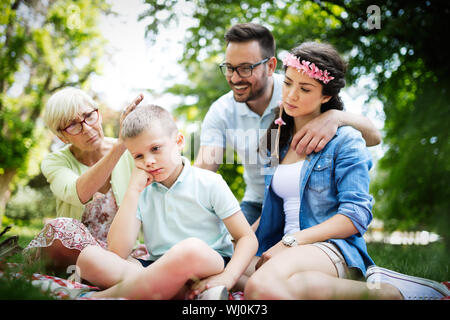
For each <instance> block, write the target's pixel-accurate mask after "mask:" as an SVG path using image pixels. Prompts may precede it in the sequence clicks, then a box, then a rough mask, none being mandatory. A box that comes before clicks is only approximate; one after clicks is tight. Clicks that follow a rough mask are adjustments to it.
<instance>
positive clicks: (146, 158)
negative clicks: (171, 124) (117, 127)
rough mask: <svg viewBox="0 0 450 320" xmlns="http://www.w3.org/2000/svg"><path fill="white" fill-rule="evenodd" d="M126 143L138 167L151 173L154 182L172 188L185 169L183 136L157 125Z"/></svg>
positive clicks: (127, 140)
mask: <svg viewBox="0 0 450 320" xmlns="http://www.w3.org/2000/svg"><path fill="white" fill-rule="evenodd" d="M124 142H125V146H126V147H127V149H128V150H129V151H130V153H131V155H132V156H133V159H134V163H135V164H136V167H137V168H139V169H142V170H144V171H146V172H147V173H149V174H150V175H151V176H152V177H153V179H154V181H157V182H160V183H162V184H163V185H165V186H166V187H168V188H170V186H171V185H172V184H173V183H174V182H175V181H176V179H177V178H178V176H179V174H180V173H181V170H182V168H183V164H182V161H181V154H180V152H181V150H182V149H183V147H184V137H183V135H182V134H181V133H176V132H172V133H167V130H166V129H164V128H161V126H160V125H159V124H156V123H155V125H152V126H151V128H149V129H147V130H144V131H143V132H141V133H140V134H139V135H138V136H136V137H133V138H127V139H125V141H124Z"/></svg>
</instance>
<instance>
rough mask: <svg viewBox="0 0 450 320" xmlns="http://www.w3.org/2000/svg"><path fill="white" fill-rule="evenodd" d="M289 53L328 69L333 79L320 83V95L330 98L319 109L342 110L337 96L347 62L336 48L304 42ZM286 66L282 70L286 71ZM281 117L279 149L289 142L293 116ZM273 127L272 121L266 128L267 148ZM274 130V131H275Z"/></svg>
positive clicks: (265, 140) (342, 105) (276, 127)
mask: <svg viewBox="0 0 450 320" xmlns="http://www.w3.org/2000/svg"><path fill="white" fill-rule="evenodd" d="M291 53H292V54H293V55H295V56H296V57H297V58H299V59H301V60H306V61H310V62H311V63H314V64H315V65H316V66H317V67H318V68H319V69H320V70H328V72H329V73H330V75H331V76H333V77H334V79H333V80H331V81H330V82H328V83H327V84H325V83H323V82H321V84H322V95H324V96H331V99H330V100H329V101H328V102H326V103H324V104H322V106H321V108H320V111H321V112H322V113H323V112H325V111H327V110H330V109H337V110H343V109H344V104H343V103H342V100H341V98H340V97H339V92H340V91H341V89H342V88H343V87H345V73H346V71H347V64H346V63H345V61H344V60H343V59H342V58H341V56H340V55H339V53H338V52H337V50H336V49H335V48H334V47H333V46H332V45H330V44H327V43H319V42H304V43H302V44H301V45H299V46H297V47H295V48H294V49H292V50H291ZM286 68H287V67H286V66H285V67H284V70H285V71H286ZM279 113H280V108H276V109H275V115H276V117H278V115H279ZM282 119H283V120H284V122H286V125H284V126H281V131H280V141H279V149H280V150H281V149H282V148H283V147H284V146H286V144H288V143H289V141H290V139H291V137H292V135H293V133H294V132H293V131H294V118H292V117H291V116H289V115H287V114H286V112H283V115H282ZM273 129H275V130H276V129H278V125H276V124H275V123H272V125H271V126H270V127H269V129H268V130H267V134H266V137H265V139H263V141H262V143H263V145H266V146H267V148H266V149H267V150H269V151H272V150H270V148H271V141H272V137H271V133H272V132H274V131H272V130H273ZM275 132H276V131H275Z"/></svg>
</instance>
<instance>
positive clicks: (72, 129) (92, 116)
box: [62, 109, 98, 136]
mask: <svg viewBox="0 0 450 320" xmlns="http://www.w3.org/2000/svg"><path fill="white" fill-rule="evenodd" d="M97 121H98V109H94V111H92V112H89V113H88V114H86V115H85V117H84V119H83V121H80V122H75V121H74V122H72V123H71V124H69V125H68V126H67V127H65V128H64V129H62V131H65V132H67V133H68V134H70V135H71V136H76V135H77V134H80V133H81V132H82V131H83V122H84V123H86V124H87V125H88V126H93V125H94V124H96V123H97Z"/></svg>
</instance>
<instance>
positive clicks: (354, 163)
mask: <svg viewBox="0 0 450 320" xmlns="http://www.w3.org/2000/svg"><path fill="white" fill-rule="evenodd" d="M288 148H289V144H288V145H287V146H285V147H284V148H282V150H280V159H283V157H284V156H285V155H286V153H287V151H288ZM371 167H372V160H371V155H370V153H369V151H368V150H367V148H366V144H365V141H364V140H363V139H362V137H361V133H360V132H359V131H357V130H355V129H353V128H352V127H348V126H345V127H340V128H339V129H338V130H337V132H336V135H335V136H334V137H333V139H332V140H331V141H330V142H329V143H328V144H327V145H326V146H325V148H324V149H323V150H322V151H320V152H317V153H313V154H311V155H309V156H308V157H307V158H306V161H305V164H304V165H303V167H302V171H301V173H300V181H299V184H300V210H299V219H300V230H303V229H307V228H310V227H312V226H314V225H317V224H320V223H322V222H324V221H325V220H328V219H329V218H331V217H332V216H334V215H335V214H337V213H339V214H343V215H345V216H347V217H348V218H350V219H351V221H352V222H353V224H354V225H355V227H356V229H357V230H358V233H357V234H354V235H352V236H350V237H348V238H345V239H329V240H328V242H332V243H334V244H335V245H336V246H337V247H339V249H340V251H341V253H342V255H343V256H344V258H345V261H346V263H347V265H348V267H349V268H358V269H359V270H360V271H361V274H362V275H365V273H366V268H367V267H368V266H370V265H373V264H374V262H373V260H372V259H371V258H370V256H369V254H368V253H367V247H366V243H365V240H364V238H363V234H364V232H366V230H367V227H368V225H369V223H370V222H371V221H372V212H371V209H372V196H371V195H370V194H369V182H370V178H369V170H370V168H371ZM264 169H265V172H264V174H265V190H264V191H265V192H264V202H263V209H262V214H261V220H260V222H259V227H258V229H257V230H256V236H257V237H258V241H259V248H258V253H257V255H258V256H259V255H261V254H262V253H263V252H265V251H267V250H268V249H269V248H271V247H272V246H273V245H275V244H276V243H278V242H279V241H280V240H281V238H282V237H283V232H284V224H285V214H284V211H283V200H282V199H281V198H280V197H278V196H277V195H276V194H275V193H274V191H273V190H272V187H271V183H272V178H273V174H274V173H275V169H276V167H273V166H272V167H270V164H269V165H267V166H266V168H264Z"/></svg>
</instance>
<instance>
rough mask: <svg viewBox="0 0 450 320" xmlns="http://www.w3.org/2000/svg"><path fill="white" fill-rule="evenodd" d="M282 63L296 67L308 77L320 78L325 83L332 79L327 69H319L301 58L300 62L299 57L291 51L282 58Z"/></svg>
mask: <svg viewBox="0 0 450 320" xmlns="http://www.w3.org/2000/svg"><path fill="white" fill-rule="evenodd" d="M283 65H285V66H287V67H293V68H296V69H297V70H298V71H299V72H300V71H303V72H304V73H306V74H307V75H308V76H309V77H310V78H313V79H317V80H320V81H322V82H323V83H325V84H327V83H328V82H330V81H331V80H333V79H334V77H332V76H331V75H330V73H329V72H328V71H327V70H325V71H322V70H320V69H319V68H318V67H316V65H315V64H314V63H311V62H309V61H306V60H302V62H301V63H300V58H297V57H296V56H295V55H293V54H292V53H288V54H287V55H286V57H284V58H283Z"/></svg>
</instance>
